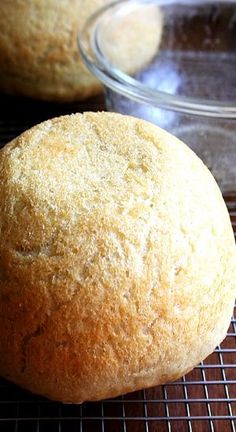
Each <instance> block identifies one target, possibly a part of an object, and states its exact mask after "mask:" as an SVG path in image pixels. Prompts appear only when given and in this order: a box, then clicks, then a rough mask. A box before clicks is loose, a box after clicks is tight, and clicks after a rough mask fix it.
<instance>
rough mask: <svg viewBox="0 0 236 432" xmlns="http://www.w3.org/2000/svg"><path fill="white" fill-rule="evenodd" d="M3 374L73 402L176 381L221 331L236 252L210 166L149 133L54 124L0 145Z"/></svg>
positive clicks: (147, 129)
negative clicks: (207, 166) (1, 147)
mask: <svg viewBox="0 0 236 432" xmlns="http://www.w3.org/2000/svg"><path fill="white" fill-rule="evenodd" d="M0 196H1V201H0V329H1V332H0V375H2V376H3V377H5V378H8V379H10V380H12V381H14V382H15V383H17V384H19V385H21V386H23V387H25V388H27V389H29V390H31V391H32V392H36V393H39V394H42V395H45V396H48V397H49V398H52V399H55V400H60V401H63V402H74V403H79V402H82V401H88V400H98V399H103V398H107V397H112V396H116V395H119V394H121V393H126V392H130V391H134V390H137V389H141V388H144V387H149V386H154V385H156V384H160V383H166V382H168V381H172V380H175V379H177V378H178V377H180V376H182V375H183V374H185V373H186V372H188V371H189V370H190V369H192V368H193V367H194V366H195V365H197V364H198V363H199V362H200V361H201V360H202V359H204V358H205V357H206V356H207V355H208V354H210V353H211V352H212V351H213V349H214V348H215V346H216V345H217V344H219V343H220V342H221V341H222V339H223V338H224V337H225V334H226V331H227V328H228V325H229V322H230V317H231V313H232V310H233V304H234V297H235V267H236V266H235V263H236V252H235V243H234V237H233V231H232V227H231V223H230V220H229V216H228V213H227V210H226V207H225V204H224V201H223V199H222V196H221V193H220V191H219V189H218V187H217V185H216V183H215V180H214V179H213V177H212V175H211V174H210V172H209V171H208V169H207V168H206V167H205V166H204V165H203V163H202V162H201V161H200V159H198V157H197V156H196V155H195V154H194V153H193V152H192V151H191V150H190V149H189V148H188V147H187V146H185V145H184V144H183V143H182V142H180V141H179V140H178V139H176V138H174V137H173V136H171V135H170V134H168V133H166V132H164V131H163V130H161V129H159V128H158V127H156V126H154V125H151V124H149V123H147V122H145V121H142V120H138V119H135V118H132V117H125V116H122V115H119V114H111V113H85V114H83V115H82V114H76V115H72V116H66V117H61V118H56V119H54V120H49V121H47V122H45V123H42V124H40V125H38V126H36V127H34V128H33V129H31V130H29V131H27V132H25V133H23V134H22V135H21V136H20V137H18V138H16V139H15V140H14V141H12V142H11V143H10V144H8V145H7V146H6V147H5V148H4V149H3V150H1V151H0Z"/></svg>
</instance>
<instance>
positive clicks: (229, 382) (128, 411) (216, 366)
mask: <svg viewBox="0 0 236 432" xmlns="http://www.w3.org/2000/svg"><path fill="white" fill-rule="evenodd" d="M36 122H37V121H36V120H32V121H28V120H27V121H25V120H23V119H22V118H21V119H18V120H14V121H13V120H11V121H7V120H6V119H5V120H4V121H0V147H1V146H2V145H4V144H5V143H6V142H7V141H9V140H10V139H12V138H13V137H14V136H17V135H18V134H19V133H20V132H22V131H23V130H25V129H27V128H28V127H29V126H31V125H32V124H33V123H36ZM225 200H226V204H227V207H228V209H229V212H230V216H231V221H232V225H233V228H234V232H235V236H236V193H231V194H228V195H227V196H226V197H225ZM235 311H236V309H235ZM48 431H49V432H74V431H76V432H90V431H93V432H94V431H95V432H96V431H99V432H100V431H101V432H106V431H107V432H185V431H186V432H208V431H209V432H236V317H233V318H232V320H231V324H230V327H229V330H228V334H227V337H226V339H225V340H224V341H223V343H222V344H221V345H220V346H219V347H217V348H216V350H215V351H214V353H213V354H212V355H211V356H209V357H208V358H207V359H206V360H205V361H204V362H202V363H201V364H199V365H198V366H197V367H196V368H195V369H194V370H193V371H192V372H190V373H189V374H188V375H186V376H185V377H183V378H182V379H181V380H179V381H177V382H174V383H170V384H167V385H165V386H159V387H156V388H152V389H148V390H143V391H140V392H136V393H133V394H129V395H125V396H122V397H119V398H116V399H112V400H105V401H103V402H99V403H86V404H83V405H62V404H59V403H55V402H51V401H49V400H47V399H43V398H40V397H38V396H35V395H32V394H30V393H28V392H27V391H24V390H22V389H20V388H18V387H16V386H14V385H13V384H10V383H8V382H7V381H5V380H0V432H48Z"/></svg>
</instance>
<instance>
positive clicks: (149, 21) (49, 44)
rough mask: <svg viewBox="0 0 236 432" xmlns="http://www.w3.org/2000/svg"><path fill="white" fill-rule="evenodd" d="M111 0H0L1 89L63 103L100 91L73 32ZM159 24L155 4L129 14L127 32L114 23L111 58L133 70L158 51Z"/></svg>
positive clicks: (99, 86)
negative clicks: (84, 61)
mask: <svg viewBox="0 0 236 432" xmlns="http://www.w3.org/2000/svg"><path fill="white" fill-rule="evenodd" d="M109 2H110V0H70V1H69V2H68V1H67V0H62V1H58V0H1V2H0V27H1V32H0V90H2V91H5V92H8V93H13V94H20V95H24V96H30V97H33V98H39V99H43V100H48V101H61V102H73V101H76V100H80V99H84V98H86V97H89V96H91V95H95V94H96V93H99V92H100V91H101V85H100V84H99V82H98V81H97V80H96V78H95V77H93V76H92V75H91V74H90V73H89V72H88V70H87V69H86V68H85V66H84V65H83V63H82V60H81V59H80V56H79V51H78V46H77V35H78V32H79V30H81V29H82V27H83V25H84V24H85V22H86V20H87V19H88V17H89V16H90V15H91V14H92V13H93V12H95V10H96V9H98V8H99V7H102V6H105V5H106V4H108V3H109ZM161 28H162V20H161V14H160V10H159V9H158V8H156V9H155V11H153V10H148V11H146V12H143V13H142V14H137V16H136V17H135V20H134V19H132V17H131V23H130V26H127V27H126V29H125V31H124V28H122V29H121V28H120V27H119V26H118V27H117V28H116V30H115V31H114V32H113V33H112V35H111V37H112V39H113V38H114V43H112V44H111V45H112V46H111V47H110V49H109V53H108V54H109V57H111V58H112V61H114V62H115V63H116V65H119V59H121V66H122V68H123V69H124V70H125V71H127V72H134V71H136V70H137V68H140V67H142V66H144V65H145V64H146V63H147V62H148V61H150V60H151V59H152V57H153V56H154V55H155V53H156V52H157V49H158V46H159V43H160V38H161ZM120 32H122V36H120ZM140 35H141V37H140ZM109 41H110V42H111V39H110V38H109ZM134 50H135V55H134V52H133V51H134ZM137 53H138V55H137ZM131 56H132V57H131Z"/></svg>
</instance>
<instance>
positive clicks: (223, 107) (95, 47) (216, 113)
mask: <svg viewBox="0 0 236 432" xmlns="http://www.w3.org/2000/svg"><path fill="white" fill-rule="evenodd" d="M173 3H178V4H183V5H189V6H192V5H194V4H195V5H196V4H198V5H205V4H207V3H208V4H209V3H212V4H214V5H215V3H216V2H215V0H179V1H176V0H115V1H113V2H111V3H109V4H108V5H106V6H104V7H102V8H101V9H99V10H97V11H96V12H95V13H94V14H93V15H91V16H90V17H89V19H88V20H87V21H86V23H85V25H84V26H83V28H82V30H81V31H80V32H79V34H78V47H79V51H80V55H81V57H82V59H83V61H84V63H85V65H86V66H87V67H88V69H89V70H90V71H91V72H92V73H93V74H94V75H95V76H96V77H97V78H98V79H99V80H100V81H101V82H102V83H103V84H104V85H105V87H108V88H110V89H112V90H113V91H115V92H117V93H119V94H121V95H123V96H126V97H127V98H129V99H131V100H134V101H136V102H140V103H145V104H148V105H151V106H155V107H159V108H164V109H168V110H173V111H177V112H182V113H186V114H194V115H202V116H209V117H219V118H228V119H236V101H235V103H234V102H233V103H232V102H228V101H222V102H216V101H214V100H207V99H202V98H191V97H184V96H176V95H171V94H168V93H164V92H161V91H158V90H155V89H151V88H150V87H147V86H145V84H143V83H141V82H139V81H138V80H136V79H135V78H132V77H131V76H129V75H127V74H126V73H124V72H122V71H121V70H120V69H118V68H116V67H114V66H112V65H111V64H110V63H109V61H108V59H107V58H106V57H105V56H104V54H103V52H102V50H101V48H100V45H99V41H98V35H99V26H100V25H101V24H102V21H103V20H104V19H105V18H106V16H107V14H108V13H110V12H111V11H112V9H115V8H118V11H119V13H121V12H122V13H124V12H125V10H129V11H131V10H132V8H133V9H134V8H137V7H138V6H140V5H150V4H155V5H163V4H164V5H165V6H166V5H168V4H173ZM218 3H222V4H225V3H226V2H225V0H218ZM227 3H228V4H230V3H232V4H235V0H227ZM88 42H89V43H88Z"/></svg>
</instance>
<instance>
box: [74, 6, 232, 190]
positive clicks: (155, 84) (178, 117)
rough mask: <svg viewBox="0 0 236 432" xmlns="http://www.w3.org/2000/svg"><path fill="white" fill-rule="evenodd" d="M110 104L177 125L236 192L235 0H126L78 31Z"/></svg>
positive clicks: (112, 107) (180, 133)
mask: <svg viewBox="0 0 236 432" xmlns="http://www.w3.org/2000/svg"><path fill="white" fill-rule="evenodd" d="M79 49H80V52H81V55H82V58H83V60H84V62H85V64H86V65H87V67H88V68H89V69H90V71H91V72H92V73H93V74H94V75H95V76H96V77H97V78H98V79H99V80H100V81H101V82H102V83H103V84H104V87H105V95H106V107H107V109H108V110H109V111H115V112H120V113H123V114H129V115H133V116H135V117H140V118H143V119H145V120H148V121H151V122H153V123H155V124H157V125H158V126H160V127H162V128H164V129H166V130H168V131H170V132H171V133H173V134H174V135H176V136H177V137H179V138H180V139H182V140H183V141H184V142H185V143H186V144H187V145H189V146H190V147H191V148H192V149H193V150H194V151H195V152H196V153H197V154H198V156H200V158H201V159H202V160H203V161H204V162H205V163H206V165H207V166H208V167H209V169H210V170H211V171H212V173H213V175H214V176H215V178H216V180H217V181H218V183H219V185H220V187H221V189H222V191H223V192H229V191H230V192H233V191H236V2H235V1H232V0H231V1H227V0H226V1H223V0H222V1H211V0H204V1H201V0H191V1H190V0H180V1H173V0H165V1H164V0H163V1H162V0H125V1H118V2H114V3H112V4H109V5H108V6H106V7H104V8H103V9H101V10H99V11H98V12H97V13H95V14H94V15H93V16H92V17H91V18H90V19H89V20H88V21H87V23H86V25H85V27H84V28H83V30H82V32H81V33H80V35H79Z"/></svg>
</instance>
